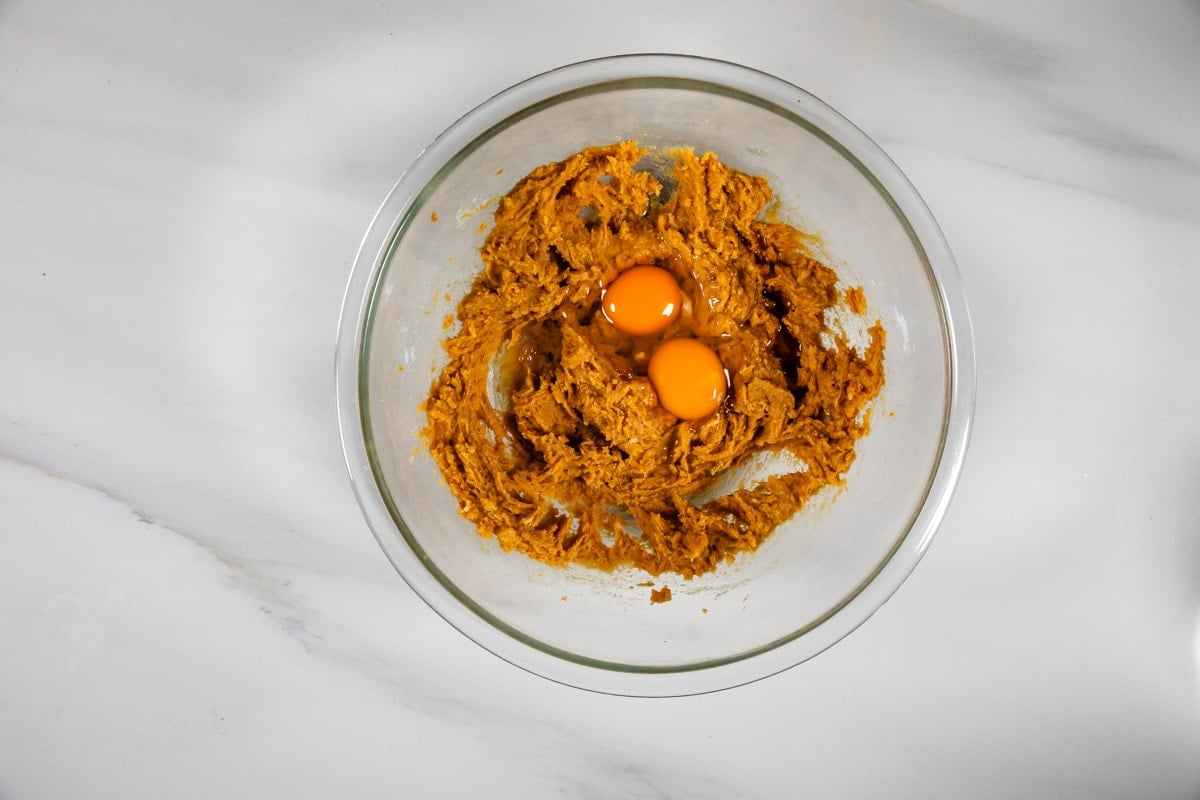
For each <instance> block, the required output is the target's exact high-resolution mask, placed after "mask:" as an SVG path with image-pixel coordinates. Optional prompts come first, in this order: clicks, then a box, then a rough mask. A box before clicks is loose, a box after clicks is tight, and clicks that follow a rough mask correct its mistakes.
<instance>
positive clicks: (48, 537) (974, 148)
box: [0, 0, 1200, 800]
mask: <svg viewBox="0 0 1200 800" xmlns="http://www.w3.org/2000/svg"><path fill="white" fill-rule="evenodd" d="M610 7H613V8H618V9H621V12H620V13H613V14H611V15H610V14H609V13H608V12H607V11H606V10H603V9H607V8H610ZM725 9H726V4H724V3H715V2H713V3H703V4H699V3H688V4H685V3H682V2H658V3H654V4H645V3H637V4H622V3H616V4H613V5H611V6H609V5H589V6H583V5H578V4H569V3H537V2H515V3H511V4H501V3H493V4H488V5H483V4H481V5H479V6H478V7H477V6H475V5H472V4H469V3H464V2H440V3H397V2H386V1H385V2H361V3H334V2H324V3H317V2H304V3H296V4H294V3H284V2H277V1H276V0H271V1H268V2H260V3H245V2H234V1H233V0H213V1H212V2H208V3H184V2H177V1H176V0H166V1H165V2H158V3H151V2H135V1H134V0H113V2H105V3H85V2H65V3H47V2H34V1H33V0H7V1H6V2H0V368H2V370H3V378H2V379H0V798H4V800H9V799H10V798H66V797H89V798H131V797H174V798H191V797H196V798H208V797H286V796H292V797H385V796H386V797H463V798H473V797H479V796H484V795H487V796H499V797H594V798H610V797H630V798H660V797H679V798H732V797H746V798H752V797H783V796H805V797H830V798H835V797H836V798H843V797H850V798H853V797H871V798H875V797H905V798H908V797H921V798H926V797H939V798H940V797H946V798H959V797H972V798H1007V797H1037V798H1041V797H1067V798H1108V797H1112V798H1126V797H1148V798H1149V797H1153V798H1196V797H1198V796H1200V423H1198V422H1197V421H1196V411H1197V408H1198V404H1197V401H1196V397H1197V393H1198V392H1200V365H1198V360H1197V357H1196V347H1195V342H1196V340H1197V339H1198V338H1200V315H1198V314H1197V309H1198V308H1200V304H1198V302H1197V298H1198V297H1200V255H1198V254H1200V135H1198V133H1197V132H1198V131H1200V89H1198V88H1197V87H1200V5H1197V4H1196V3H1195V2H1166V1H1165V0H1164V1H1163V2H1148V3H1120V2H1108V3H1091V2H1085V1H1084V0H1077V2H1060V3H1042V2H1024V3H1016V4H1012V3H986V2H982V0H978V1H976V2H966V1H965V0H964V1H963V2H948V3H921V4H893V3H883V2H856V3H849V4H832V3H803V4H799V3H797V4H792V3H784V2H779V3H751V2H747V3H739V4H736V13H732V14H731V13H730V12H729V11H727V10H725ZM641 50H666V51H675V52H692V53H697V54H701V55H709V56H714V57H719V58H725V59H730V60H734V61H739V62H742V63H745V64H748V65H750V66H754V67H758V68H761V69H764V70H767V71H769V72H773V73H775V74H777V75H779V76H781V77H783V78H785V79H787V80H790V81H792V82H793V83H796V84H799V85H801V86H803V87H805V88H806V89H808V90H810V91H812V92H813V93H814V94H816V95H818V96H819V97H821V98H823V99H824V100H826V101H827V102H829V103H831V104H832V105H833V106H834V107H835V108H838V109H839V110H840V111H842V112H843V113H844V114H846V115H847V116H849V117H850V118H851V119H852V120H854V121H855V122H856V123H858V124H859V125H860V126H861V127H862V128H864V129H865V130H866V131H867V132H868V133H869V134H871V135H872V136H873V137H875V138H876V139H877V140H878V141H879V142H880V143H881V144H882V145H883V146H884V148H885V149H886V150H887V151H888V152H889V154H890V155H891V156H892V157H893V158H894V159H895V160H896V161H897V162H898V163H899V164H900V165H901V167H902V168H903V169H904V170H905V171H906V172H907V174H908V175H909V177H910V178H911V179H912V180H913V182H914V183H915V184H916V186H917V187H918V189H919V190H920V191H921V192H922V193H923V194H924V195H925V197H926V199H927V201H928V202H929V205H930V206H931V208H932V209H933V211H934V213H935V215H937V216H938V218H939V219H940V221H941V223H942V225H943V228H944V230H945V232H946V235H947V237H948V239H949V241H950V243H951V246H952V247H953V248H954V250H955V253H956V255H957V257H958V261H959V265H960V268H961V270H962V273H963V278H964V280H965V283H966V286H967V290H968V292H969V299H970V301H971V304H972V311H973V314H974V320H975V331H976V338H977V351H978V364H979V400H978V407H977V426H976V430H975V436H974V440H973V443H972V449H971V452H970V454H969V458H968V463H967V469H966V471H965V474H964V477H963V480H962V483H961V485H960V489H959V492H958V495H957V496H956V498H955V502H954V504H953V505H952V507H951V510H950V513H949V515H948V517H947V519H946V523H945V525H944V526H943V529H942V531H941V533H940V534H939V536H938V538H937V540H936V541H935V543H934V546H933V548H932V550H931V551H930V552H929V554H928V555H927V557H926V559H925V560H924V561H923V562H922V563H921V565H920V566H919V567H918V568H917V570H916V572H915V573H914V574H913V576H912V577H911V578H910V579H909V581H908V582H907V583H906V584H905V585H904V586H903V587H902V588H901V590H900V591H899V592H898V593H897V594H896V596H895V597H893V598H892V600H891V601H890V602H889V603H888V604H887V605H886V606H885V607H884V608H883V609H882V610H881V611H880V612H879V613H877V614H876V615H875V616H874V617H873V618H872V619H871V620H869V621H868V622H867V623H866V624H865V625H864V626H863V627H862V628H860V629H859V630H858V631H856V632H855V633H854V634H852V635H851V636H850V637H849V638H847V639H846V640H845V641H843V642H842V643H840V644H839V645H837V646H836V647H834V648H833V649H832V650H830V651H828V652H826V653H824V654H823V655H821V656H819V657H817V658H816V659H814V660H812V661H810V662H808V663H806V664H803V665H801V666H799V667H797V668H795V669H792V670H790V671H788V672H785V673H783V674H781V675H777V676H775V677H773V678H769V679H767V680H764V681H761V682H759V683H756V684H752V685H750V686H746V687H743V688H740V689H735V690H731V691H727V692H721V693H717V694H714V695H708V696H701V697H693V698H685V699H676V700H650V701H647V700H634V699H624V698H616V697H608V696H602V695H595V694H589V693H586V692H583V691H579V690H575V689H570V688H566V687H563V686H559V685H556V684H553V683H550V682H549V681H546V680H544V679H541V678H538V677H535V676H533V675H530V674H527V673H525V672H522V671H521V670H519V669H517V668H515V667H512V666H510V665H508V664H506V663H504V662H503V661H501V660H499V659H497V658H495V657H494V656H492V655H490V654H488V653H487V652H485V651H483V650H481V649H480V648H478V647H477V646H475V645H474V644H472V643H471V642H470V641H468V640H467V639H465V638H464V637H463V636H461V635H459V634H458V633H457V632H455V631H454V630H452V629H450V628H449V627H448V626H447V625H445V624H444V623H443V622H442V621H441V620H440V619H439V618H438V617H437V616H436V615H435V614H434V613H433V612H432V611H430V610H429V609H428V608H426V607H425V606H424V605H423V604H422V603H421V601H420V600H419V599H417V597H416V596H415V595H414V594H413V593H412V592H411V591H410V590H409V589H408V588H407V586H406V585H405V584H404V583H403V582H402V581H401V580H400V578H399V577H397V576H396V575H395V574H394V572H393V571H392V569H391V567H390V566H389V565H388V563H387V561H386V560H385V559H384V557H383V555H382V554H381V553H380V551H379V549H378V547H377V546H376V544H375V542H374V540H373V539H372V537H371V535H370V533H369V531H368V530H367V527H366V525H365V523H364V522H363V521H362V518H361V516H360V513H359V510H358V508H357V506H356V504H355V502H354V499H353V496H352V493H351V489H350V486H349V484H348V480H347V478H346V475H345V469H344V466H343V463H342V458H341V454H340V447H339V441H338V435H337V426H336V419H335V413H334V393H333V375H332V360H333V339H334V332H335V329H336V324H337V318H338V312H339V304H340V300H341V294H342V289H343V286H344V281H345V279H346V277H347V274H348V270H349V266H350V262H351V259H352V258H353V255H354V251H355V248H356V246H357V243H358V240H359V238H360V236H361V234H362V232H363V230H364V229H365V226H366V225H367V223H368V221H369V220H370V217H371V214H372V213H373V211H374V209H375V207H376V206H377V204H378V203H379V201H380V200H381V199H382V198H383V196H384V194H385V193H386V191H387V190H388V188H389V187H390V186H391V184H392V182H393V181H394V180H395V178H396V177H397V176H398V174H399V173H400V171H401V170H402V169H403V168H404V167H405V166H407V164H408V163H409V162H410V161H411V160H412V159H413V158H414V157H415V156H416V154H417V153H418V152H419V150H420V149H421V147H423V146H424V145H425V144H426V143H427V142H428V141H429V140H430V139H431V138H432V137H433V136H434V135H435V134H436V133H437V132H438V131H439V130H440V129H442V128H443V127H445V126H446V125H447V124H449V123H450V122H452V121H453V120H454V119H455V118H456V117H457V116H458V115H459V114H460V113H462V112H463V111H464V110H466V109H467V108H469V107H471V106H473V105H475V104H476V103H478V102H480V101H482V100H483V99H485V98H486V97H488V96H489V95H490V94H492V93H494V92H496V91H498V90H500V89H502V88H504V87H505V86H507V85H509V84H510V83H512V82H514V81H516V80H519V79H521V78H523V77H526V76H528V75H530V74H533V73H535V72H540V71H543V70H545V69H547V68H550V67H553V66H557V65H560V64H563V63H567V62H571V61H576V60H579V59H582V58H586V57H592V56H599V55H606V54H611V53H616V52H629V51H641Z"/></svg>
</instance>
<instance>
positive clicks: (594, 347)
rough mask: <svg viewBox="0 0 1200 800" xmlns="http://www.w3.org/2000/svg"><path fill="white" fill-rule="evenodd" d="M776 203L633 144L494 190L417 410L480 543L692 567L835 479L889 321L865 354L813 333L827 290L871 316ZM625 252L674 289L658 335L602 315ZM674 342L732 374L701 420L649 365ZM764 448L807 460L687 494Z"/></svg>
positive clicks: (782, 516)
mask: <svg viewBox="0 0 1200 800" xmlns="http://www.w3.org/2000/svg"><path fill="white" fill-rule="evenodd" d="M671 160H673V161H674V167H673V171H672V170H671V168H670V161H671ZM664 163H666V164H667V165H668V166H667V168H666V169H664V168H663V164H664ZM655 173H657V174H658V175H660V176H661V180H660V179H659V178H656V177H655ZM668 173H669V176H668ZM771 201H772V196H771V189H770V187H769V186H768V185H767V182H766V180H765V179H763V178H759V177H753V176H750V175H746V174H743V173H740V172H737V171H735V170H733V169H730V168H729V167H727V166H725V165H724V164H722V163H721V162H720V161H718V160H717V158H716V156H714V155H713V154H711V153H706V154H704V155H702V156H699V157H697V156H695V155H694V154H693V153H692V152H690V151H678V152H672V153H671V154H670V158H669V159H667V160H666V161H664V159H663V157H662V156H661V155H651V154H648V153H647V151H645V150H643V149H642V148H640V147H639V146H638V145H637V143H635V142H620V143H617V144H613V145H609V146H604V147H593V148H589V149H587V150H584V151H582V152H580V153H578V154H576V155H574V156H571V157H570V158H568V159H566V160H565V161H563V162H561V163H555V164H548V165H546V166H543V167H539V168H537V169H535V170H534V171H533V172H531V173H530V174H529V175H528V176H526V177H525V178H523V179H522V180H521V181H520V182H519V183H518V184H517V185H516V186H515V187H514V188H513V189H512V191H511V192H509V194H508V195H507V196H505V197H504V198H502V199H501V201H500V203H499V207H498V208H497V210H496V213H495V220H494V225H493V227H492V231H491V233H490V234H489V235H488V237H487V239H486V241H485V243H484V245H483V248H482V251H481V252H482V258H483V265H484V268H483V271H482V272H481V274H480V275H479V276H478V277H477V278H476V279H475V282H474V284H473V286H472V288H471V290H470V292H469V293H468V294H467V295H466V296H465V297H464V298H463V300H462V302H461V303H460V304H459V307H458V321H459V323H460V328H459V330H458V332H457V333H456V334H455V335H454V336H452V337H450V338H449V339H448V340H447V341H446V343H445V348H446V351H447V354H448V356H449V362H448V363H447V365H446V366H445V368H444V369H443V370H442V372H441V374H440V375H439V376H438V378H437V380H436V381H435V382H434V384H433V386H432V389H431V391H430V395H429V398H428V400H427V401H426V404H425V410H426V413H427V417H428V422H429V426H428V428H427V429H426V431H425V434H426V437H427V439H428V442H429V448H430V452H431V453H432V455H433V457H434V458H435V460H436V461H437V463H438V465H439V467H440V468H441V470H442V474H443V475H444V477H445V480H446V483H447V484H448V485H449V487H450V489H451V490H452V491H453V493H454V495H455V497H457V499H458V504H459V510H460V511H461V513H462V514H463V516H465V517H466V518H467V519H469V520H471V521H472V522H473V523H475V525H476V526H477V528H478V530H479V532H480V534H481V535H483V536H495V537H497V539H498V540H499V542H500V545H501V546H502V547H503V548H504V549H505V550H510V551H511V550H518V551H520V552H522V553H524V554H526V555H528V556H530V557H532V558H535V559H538V560H539V561H543V562H545V563H547V564H552V565H565V564H567V563H570V562H577V563H580V564H586V565H589V566H594V567H599V568H604V569H612V568H614V567H617V566H621V565H631V566H634V567H638V568H641V569H643V570H645V571H646V572H648V573H650V574H652V575H658V574H660V573H664V572H673V573H677V574H679V575H681V576H683V577H685V578H690V577H692V576H694V575H698V574H701V573H704V572H708V571H710V570H712V569H714V568H715V567H716V566H717V565H718V564H720V563H722V562H726V561H732V560H733V558H734V556H735V555H736V554H737V553H739V552H742V551H750V550H754V549H755V548H757V547H758V545H759V544H760V543H761V542H762V541H763V539H765V538H766V537H767V536H768V535H769V534H770V533H771V531H773V530H774V529H775V527H776V526H777V525H779V524H780V523H781V522H783V521H785V520H787V519H788V518H789V517H791V516H792V515H793V514H795V513H796V511H797V510H798V509H799V508H800V507H801V506H802V505H803V504H804V502H805V501H806V500H808V499H809V498H810V497H811V496H812V495H813V494H814V493H816V492H817V491H818V490H820V489H821V488H822V487H824V486H826V485H829V484H840V483H841V482H842V475H843V473H844V472H845V471H846V470H847V468H848V467H849V466H850V464H851V463H852V462H853V461H854V443H855V440H857V439H858V438H860V437H862V436H864V435H865V434H866V433H867V431H868V426H869V414H868V413H867V411H868V409H866V406H867V404H868V403H869V402H870V401H871V400H872V399H873V398H874V397H875V396H876V394H877V393H878V392H879V389H880V386H881V385H882V383H883V353H884V330H883V327H882V326H881V325H880V324H879V323H878V322H876V323H875V324H874V325H873V326H872V327H871V328H870V329H869V333H870V343H869V345H868V346H866V347H865V348H864V350H863V351H862V352H861V353H858V352H856V351H855V350H854V349H852V348H851V347H850V346H849V345H848V343H847V342H846V341H845V340H844V339H841V338H839V335H838V334H837V333H835V332H834V331H831V330H829V329H828V328H827V327H826V325H825V321H824V316H825V311H826V309H828V308H831V307H833V306H834V305H835V304H837V303H838V301H839V298H840V297H843V296H844V297H845V298H846V299H847V300H848V301H849V305H851V306H853V307H854V309H853V310H854V311H856V312H860V311H861V310H863V309H864V308H865V299H864V297H863V293H862V290H861V288H852V289H851V290H850V292H849V294H848V295H841V294H840V293H839V289H838V286H837V275H836V274H835V273H834V272H833V270H831V269H830V268H828V267H826V266H825V265H823V264H821V263H820V262H819V261H817V260H816V259H814V258H813V257H812V256H811V254H810V252H809V250H808V249H807V248H806V246H805V242H806V237H805V235H804V234H802V233H801V232H799V231H797V230H796V229H795V228H792V227H790V226H788V225H786V224H783V223H781V222H778V221H776V220H774V219H773V216H772V214H771V213H769V210H770V208H771ZM635 264H652V265H657V266H659V267H662V268H663V269H666V270H668V271H669V272H671V273H672V274H673V275H675V276H676V278H677V279H678V280H679V283H680V287H681V288H682V290H683V296H684V298H685V299H684V307H683V311H682V313H681V314H680V315H679V317H678V319H676V320H675V322H673V323H672V324H671V326H670V327H669V328H667V330H665V331H664V332H662V333H660V334H656V335H655V336H650V337H644V338H639V337H633V336H629V335H627V334H624V333H621V332H620V331H618V330H616V329H615V328H614V327H613V326H612V324H611V323H610V322H609V321H608V320H607V319H606V318H605V317H604V315H603V314H602V313H600V311H599V304H600V296H601V291H602V287H603V286H605V285H606V284H607V283H608V282H611V281H612V279H613V278H614V277H615V276H616V275H617V274H618V273H619V272H620V271H621V270H623V269H626V268H628V267H630V266H632V265H635ZM822 333H824V334H825V337H826V339H825V341H826V342H827V343H828V342H830V341H832V342H833V343H834V345H835V346H834V347H831V348H828V349H827V348H826V347H823V346H822ZM675 336H692V337H695V338H697V339H699V340H700V341H702V342H704V343H705V344H707V345H708V346H710V347H711V348H712V349H713V350H714V351H715V352H716V353H717V354H718V356H720V359H721V362H722V363H723V365H724V367H725V370H726V372H727V373H728V376H729V387H728V391H727V393H726V397H725V401H724V404H723V405H722V406H721V408H720V409H719V410H718V411H717V412H716V413H714V414H712V415H711V416H709V417H706V418H704V419H700V420H696V421H692V422H687V421H681V420H678V419H676V418H675V417H673V416H671V414H669V413H668V412H666V411H665V410H664V409H662V408H661V407H660V406H659V404H658V403H657V401H656V398H655V393H654V389H653V388H652V386H651V384H650V382H649V380H648V379H647V377H646V364H647V361H648V359H649V356H650V353H651V352H652V351H653V348H654V346H655V344H656V343H657V342H660V341H663V340H665V339H669V338H672V337H675ZM762 451H770V452H779V451H789V452H790V454H791V455H792V456H794V459H792V460H793V461H794V460H797V459H798V460H799V461H801V462H803V465H804V466H803V467H801V468H799V469H796V470H795V471H792V472H790V473H787V474H784V475H776V476H774V477H770V478H768V479H767V480H765V481H764V482H762V483H760V484H758V485H752V486H742V487H740V488H737V489H736V490H734V491H732V493H729V494H725V495H723V496H718V497H715V498H710V499H707V500H706V501H701V500H699V499H697V496H698V495H699V494H700V493H701V492H703V491H704V490H705V489H706V487H709V486H710V484H711V483H712V482H713V481H714V479H715V478H717V477H718V476H720V475H721V474H722V473H724V472H725V471H727V470H730V469H733V468H735V467H737V466H738V465H740V464H742V463H744V462H745V461H746V459H747V458H749V457H750V456H751V455H753V454H755V453H759V452H762Z"/></svg>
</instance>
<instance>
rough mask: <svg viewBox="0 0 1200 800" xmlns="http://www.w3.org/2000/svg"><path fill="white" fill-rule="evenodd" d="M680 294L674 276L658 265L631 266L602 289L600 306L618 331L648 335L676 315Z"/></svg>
mask: <svg viewBox="0 0 1200 800" xmlns="http://www.w3.org/2000/svg"><path fill="white" fill-rule="evenodd" d="M682 304H683V293H682V292H680V291H679V284H678V282H676V280H675V277H674V276H673V275H672V274H671V273H669V272H667V271H666V270H665V269H662V268H660V267H651V266H647V265H643V266H637V267H630V268H629V269H627V270H625V271H624V272H622V273H621V274H620V275H618V276H617V279H616V280H615V281H613V282H612V284H611V285H609V287H608V288H607V289H606V290H605V291H604V295H603V297H602V299H601V304H600V305H601V308H602V309H603V310H604V316H605V317H607V318H608V321H609V322H611V323H612V324H613V325H614V326H615V327H616V328H617V330H619V331H621V332H622V333H628V334H629V335H631V336H649V335H650V334H652V333H658V332H659V331H661V330H663V329H664V328H666V327H667V326H668V325H670V324H671V322H672V321H673V320H674V319H675V318H676V317H677V316H679V307H680V306H681V305H682Z"/></svg>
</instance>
